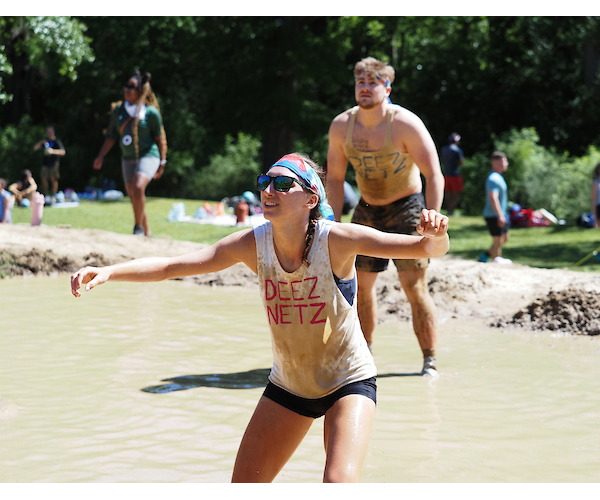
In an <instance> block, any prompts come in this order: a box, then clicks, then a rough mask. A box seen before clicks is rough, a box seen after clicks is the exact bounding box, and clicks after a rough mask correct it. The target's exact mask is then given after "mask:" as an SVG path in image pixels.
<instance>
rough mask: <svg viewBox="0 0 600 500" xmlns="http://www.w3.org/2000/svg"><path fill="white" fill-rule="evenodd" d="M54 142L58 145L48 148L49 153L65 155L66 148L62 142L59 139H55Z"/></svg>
mask: <svg viewBox="0 0 600 500" xmlns="http://www.w3.org/2000/svg"><path fill="white" fill-rule="evenodd" d="M56 144H57V145H58V147H57V148H53V149H50V153H51V154H53V155H55V156H65V155H66V154H67V150H66V149H65V147H64V146H63V143H62V142H61V141H60V139H56Z"/></svg>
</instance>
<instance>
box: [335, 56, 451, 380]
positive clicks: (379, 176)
mask: <svg viewBox="0 0 600 500" xmlns="http://www.w3.org/2000/svg"><path fill="white" fill-rule="evenodd" d="M394 76H395V73H394V69H393V68H392V67H391V66H389V65H388V64H386V63H383V62H381V61H378V60H377V59H374V58H372V57H368V58H366V59H363V60H361V61H359V62H358V63H357V64H356V66H355V68H354V77H355V97H356V102H357V103H358V106H356V107H354V108H351V109H348V110H346V111H345V112H343V113H342V114H340V115H338V116H337V117H336V118H335V119H334V120H333V122H332V123H331V127H330V128H329V151H328V153H327V188H328V191H329V194H328V195H329V200H330V204H331V206H332V208H333V211H334V214H335V217H336V220H340V217H341V214H342V205H343V202H344V179H345V177H346V170H347V168H348V162H350V163H351V164H352V166H353V168H354V170H355V172H356V182H357V185H358V188H359V190H360V192H361V200H360V202H359V204H358V206H357V207H356V210H355V212H354V215H353V217H352V222H354V223H357V224H363V225H367V226H372V227H375V228H377V229H380V230H382V231H386V232H393V233H401V234H417V233H416V229H415V228H416V226H417V224H418V223H419V214H420V212H421V210H422V209H423V208H428V209H434V210H437V211H439V210H440V208H441V206H442V200H443V194H444V177H443V175H442V171H441V168H440V162H439V158H438V155H437V150H436V147H435V144H434V142H433V139H432V137H431V135H430V134H429V131H428V130H427V128H426V127H425V125H424V124H423V122H422V121H421V119H420V118H419V117H418V116H416V115H415V114H414V113H412V112H410V111H409V110H407V109H405V108H402V107H401V106H398V105H395V104H392V103H390V102H389V100H388V97H389V95H390V92H391V90H392V87H391V85H392V82H393V81H394ZM421 174H422V175H423V177H424V178H425V182H426V185H425V198H424V196H423V185H422V182H421ZM388 262H389V260H387V259H377V258H372V257H363V256H357V261H356V267H357V270H358V284H359V288H358V298H357V304H358V314H359V318H360V323H361V327H362V330H363V333H364V335H365V339H366V340H367V343H368V344H369V346H370V345H371V344H372V342H373V332H374V330H375V326H376V324H377V296H376V288H375V283H376V280H377V273H379V272H382V271H384V270H385V269H386V268H387V265H388ZM428 262H429V261H428V259H414V260H412V259H411V260H408V259H406V260H394V264H395V265H396V268H397V270H398V277H399V279H400V283H401V285H402V288H403V289H404V292H405V293H406V297H407V299H408V301H409V303H410V305H411V309H412V317H413V328H414V331H415V334H416V336H417V339H418V341H419V346H420V347H421V350H422V351H423V369H422V371H421V374H422V375H429V376H437V374H438V373H437V369H436V361H435V346H436V337H437V312H436V308H435V304H434V302H433V300H432V298H431V296H430V295H429V291H428V289H427V280H426V268H427V265H428Z"/></svg>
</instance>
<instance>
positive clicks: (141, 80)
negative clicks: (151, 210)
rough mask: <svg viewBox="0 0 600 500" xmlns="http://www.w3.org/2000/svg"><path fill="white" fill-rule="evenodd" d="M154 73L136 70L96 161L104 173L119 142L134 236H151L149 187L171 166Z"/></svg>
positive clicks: (113, 114) (110, 123) (114, 105)
mask: <svg viewBox="0 0 600 500" xmlns="http://www.w3.org/2000/svg"><path fill="white" fill-rule="evenodd" d="M150 78H151V75H150V73H144V74H143V75H142V74H141V73H140V72H139V71H136V72H135V74H134V75H133V76H132V77H131V78H130V79H129V80H128V81H127V83H126V84H125V86H124V97H125V100H124V101H119V102H116V103H113V106H112V112H111V115H110V119H109V124H108V128H107V129H106V132H105V139H104V144H102V147H101V148H100V152H99V153H98V156H97V157H96V159H95V160H94V169H96V170H100V169H101V168H102V162H103V160H104V157H105V156H106V154H107V153H108V152H109V151H110V150H111V148H112V147H113V146H114V144H115V142H117V141H119V146H120V148H121V167H122V170H123V180H124V182H125V188H126V190H127V195H128V196H129V199H130V200H131V204H132V205H133V214H134V218H135V225H134V227H133V234H136V235H140V236H144V235H145V236H150V235H151V234H150V226H149V224H148V216H147V214H146V187H147V186H148V184H149V183H150V181H151V180H152V179H160V177H161V176H162V174H163V172H164V168H165V165H166V164H167V138H166V135H165V129H164V126H163V123H162V117H161V115H160V107H159V105H158V101H157V99H156V96H155V95H154V92H153V91H152V87H151V86H150Z"/></svg>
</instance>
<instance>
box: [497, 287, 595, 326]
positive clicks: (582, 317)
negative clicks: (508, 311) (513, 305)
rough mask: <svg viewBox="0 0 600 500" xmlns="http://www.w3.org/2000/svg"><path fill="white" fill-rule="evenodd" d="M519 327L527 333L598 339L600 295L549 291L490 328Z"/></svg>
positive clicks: (573, 291)
mask: <svg viewBox="0 0 600 500" xmlns="http://www.w3.org/2000/svg"><path fill="white" fill-rule="evenodd" d="M509 325H510V326H519V327H523V328H526V329H528V330H534V331H535V330H550V331H561V332H568V333H573V334H578V335H600V293H598V292H593V291H583V290H576V289H572V288H569V289H567V290H562V291H560V292H555V291H551V292H550V293H548V295H547V296H546V297H544V298H540V299H537V300H535V301H533V302H532V303H531V304H529V305H528V306H527V307H525V308H523V309H521V310H520V311H519V312H517V313H516V314H515V315H513V316H512V317H511V318H507V319H500V320H497V321H495V322H494V324H492V326H497V327H503V326H509Z"/></svg>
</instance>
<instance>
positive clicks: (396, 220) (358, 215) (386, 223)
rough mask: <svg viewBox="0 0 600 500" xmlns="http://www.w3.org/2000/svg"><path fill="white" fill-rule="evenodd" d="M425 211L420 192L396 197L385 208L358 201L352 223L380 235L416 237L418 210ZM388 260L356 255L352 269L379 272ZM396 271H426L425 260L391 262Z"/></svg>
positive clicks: (418, 219) (383, 268)
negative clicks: (392, 234)
mask: <svg viewBox="0 0 600 500" xmlns="http://www.w3.org/2000/svg"><path fill="white" fill-rule="evenodd" d="M424 208H425V198H424V196H423V193H416V194H412V195H410V196H407V197H406V198H400V199H399V200H396V201H394V202H392V203H390V204H389V205H381V206H380V205H367V204H366V203H365V202H364V200H363V199H362V198H361V199H360V201H359V202H358V206H357V207H356V209H355V210H354V215H353V216H352V222H353V223H355V224H362V225H363V226H369V227H374V228H375V229H379V230H380V231H383V232H384V233H396V234H412V235H418V234H419V233H418V232H417V225H418V224H419V223H420V222H421V210H423V209H424ZM388 263H389V259H379V258H377V257H366V256H364V255H357V256H356V269H357V270H358V271H366V272H370V273H380V272H383V271H385V270H386V269H387V266H388ZM394 264H395V266H396V269H397V270H398V271H406V270H409V269H422V268H426V267H427V265H428V264H429V259H394Z"/></svg>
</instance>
